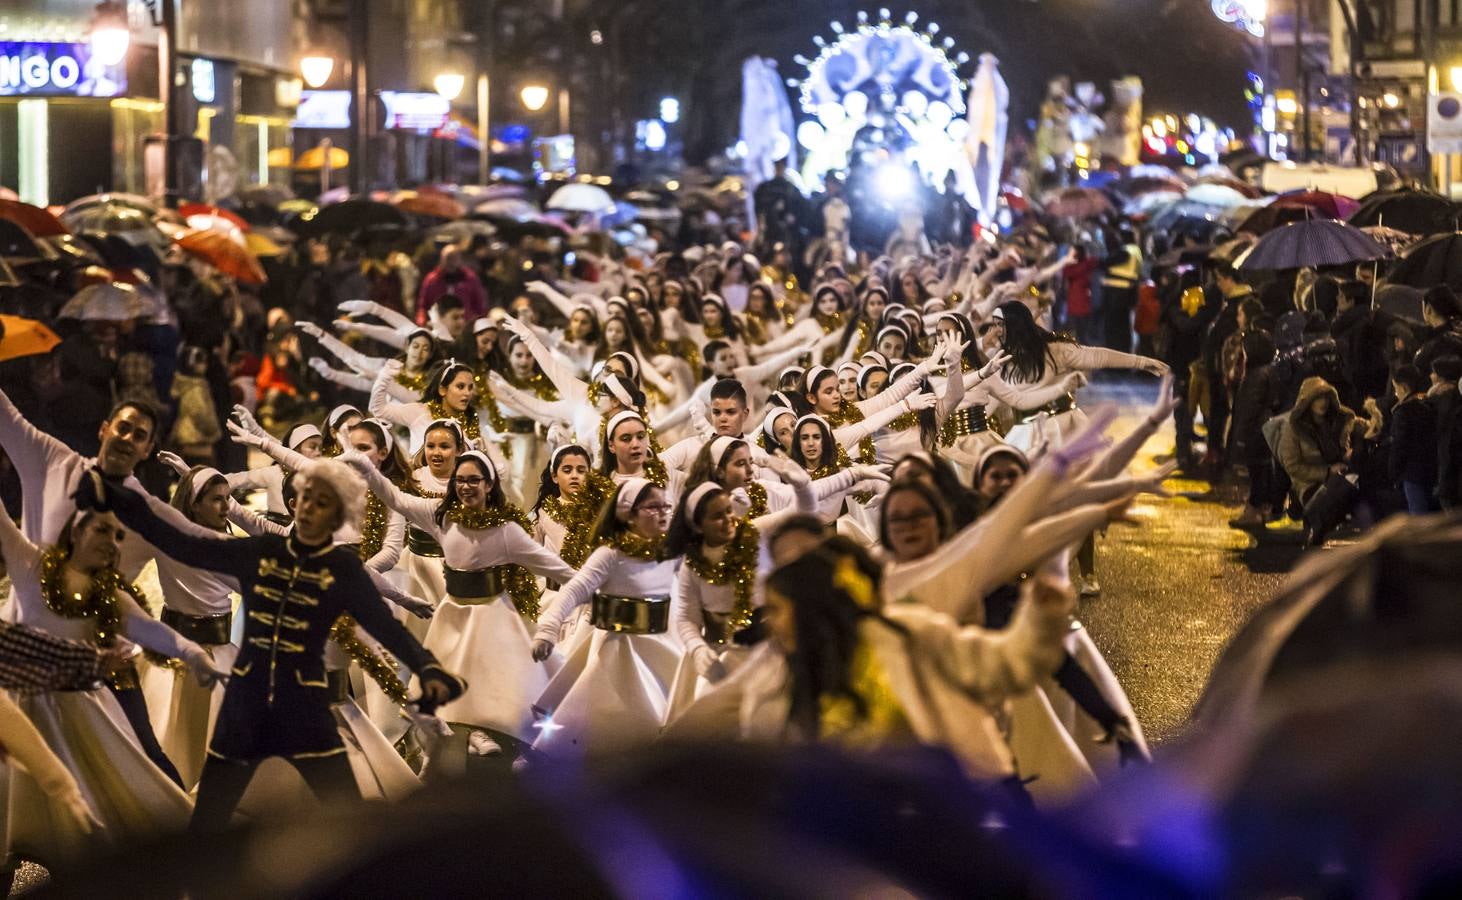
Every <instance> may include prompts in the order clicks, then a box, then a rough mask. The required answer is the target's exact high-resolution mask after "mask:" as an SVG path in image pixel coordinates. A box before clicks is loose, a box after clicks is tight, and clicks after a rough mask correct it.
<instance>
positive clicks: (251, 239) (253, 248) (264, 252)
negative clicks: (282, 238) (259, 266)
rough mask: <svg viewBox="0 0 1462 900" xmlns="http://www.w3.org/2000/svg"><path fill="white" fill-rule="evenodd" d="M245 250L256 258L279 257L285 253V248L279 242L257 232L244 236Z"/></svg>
mask: <svg viewBox="0 0 1462 900" xmlns="http://www.w3.org/2000/svg"><path fill="white" fill-rule="evenodd" d="M244 249H245V250H248V251H249V252H250V253H252V254H254V255H255V256H279V255H281V254H282V253H284V248H283V247H281V246H279V244H278V242H276V241H275V240H274V239H273V238H271V237H269V236H268V235H264V234H260V233H259V232H257V231H251V232H249V233H248V234H245V235H244Z"/></svg>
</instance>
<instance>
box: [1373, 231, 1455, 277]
mask: <svg viewBox="0 0 1462 900" xmlns="http://www.w3.org/2000/svg"><path fill="white" fill-rule="evenodd" d="M1386 280H1387V281H1388V282H1390V283H1391V284H1404V285H1406V286H1408V287H1414V288H1421V289H1422V290H1425V289H1427V288H1429V287H1431V286H1432V285H1436V284H1446V285H1450V286H1451V287H1452V288H1453V289H1454V290H1458V289H1462V233H1459V232H1452V233H1451V234H1439V235H1436V236H1435V237H1429V238H1427V239H1426V240H1424V241H1422V242H1420V243H1419V244H1416V245H1415V246H1414V247H1412V248H1411V249H1409V250H1407V251H1406V252H1405V253H1403V254H1401V260H1400V261H1399V262H1397V263H1396V265H1395V266H1394V267H1393V268H1392V269H1391V272H1390V274H1389V275H1387V276H1386Z"/></svg>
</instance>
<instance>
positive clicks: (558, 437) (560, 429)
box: [548, 422, 574, 448]
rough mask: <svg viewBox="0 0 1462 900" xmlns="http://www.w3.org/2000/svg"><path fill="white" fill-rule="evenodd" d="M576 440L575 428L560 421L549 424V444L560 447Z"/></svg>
mask: <svg viewBox="0 0 1462 900" xmlns="http://www.w3.org/2000/svg"><path fill="white" fill-rule="evenodd" d="M573 442H574V432H573V429H572V428H570V427H568V426H566V425H563V424H562V423H559V422H554V423H553V424H552V425H550V426H548V446H550V447H554V448H558V447H562V446H564V445H565V444H572V443H573Z"/></svg>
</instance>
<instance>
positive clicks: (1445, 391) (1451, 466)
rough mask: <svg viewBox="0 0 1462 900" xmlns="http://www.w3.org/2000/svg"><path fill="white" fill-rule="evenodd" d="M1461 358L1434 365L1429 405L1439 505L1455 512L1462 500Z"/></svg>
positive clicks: (1440, 360) (1445, 358)
mask: <svg viewBox="0 0 1462 900" xmlns="http://www.w3.org/2000/svg"><path fill="white" fill-rule="evenodd" d="M1459 379H1462V357H1459V356H1439V357H1437V358H1436V360H1435V361H1434V362H1433V363H1432V378H1431V380H1432V386H1431V388H1430V389H1428V390H1427V394H1426V399H1427V402H1428V403H1430V404H1431V405H1432V409H1434V410H1435V411H1436V414H1437V502H1438V503H1439V504H1440V505H1441V507H1442V509H1452V508H1453V507H1455V506H1457V505H1458V500H1459V499H1462V484H1459V476H1462V394H1459V393H1458V390H1457V383H1458V380H1459Z"/></svg>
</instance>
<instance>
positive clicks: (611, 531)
mask: <svg viewBox="0 0 1462 900" xmlns="http://www.w3.org/2000/svg"><path fill="white" fill-rule="evenodd" d="M654 487H655V485H654V484H651V485H650V487H647V488H645V489H644V492H643V493H641V494H640V497H639V499H637V500H636V501H635V505H634V506H632V507H631V510H637V509H639V508H640V504H642V503H644V502H645V497H646V496H647V495H648V494H649V493H650V491H651V490H652V489H653V488H654ZM622 490H624V485H623V484H621V485H619V486H618V487H617V488H616V489H615V490H613V491H610V492H609V496H608V497H606V498H604V502H603V503H601V504H600V505H599V513H598V514H597V515H596V516H594V524H593V526H592V527H591V528H590V529H589V546H590V547H600V546H603V545H604V544H607V543H609V542H610V541H611V540H613V539H614V538H615V537H617V536H618V535H621V534H624V533H625V532H626V531H629V530H630V528H629V525H627V524H626V523H625V522H624V521H623V520H622V519H620V518H619V492H620V491H622ZM669 558H670V556H669V555H668V554H666V553H665V550H664V546H663V545H662V547H661V550H660V552H659V553H658V554H657V555H656V559H660V560H666V559H669Z"/></svg>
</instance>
